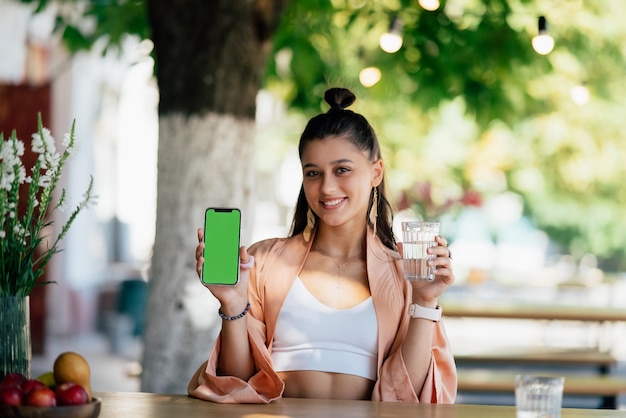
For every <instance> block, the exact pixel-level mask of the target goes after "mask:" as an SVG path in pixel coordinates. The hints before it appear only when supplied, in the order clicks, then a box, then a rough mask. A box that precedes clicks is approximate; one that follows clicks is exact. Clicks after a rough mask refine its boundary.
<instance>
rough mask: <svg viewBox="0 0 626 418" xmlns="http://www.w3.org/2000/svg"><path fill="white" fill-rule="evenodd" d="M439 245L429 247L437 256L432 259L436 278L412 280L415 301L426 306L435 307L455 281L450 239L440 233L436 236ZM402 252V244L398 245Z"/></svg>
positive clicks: (431, 252)
mask: <svg viewBox="0 0 626 418" xmlns="http://www.w3.org/2000/svg"><path fill="white" fill-rule="evenodd" d="M435 241H436V242H437V245H436V246H434V247H431V248H429V249H428V253H429V254H432V255H434V256H435V258H434V259H432V260H430V261H429V263H430V265H431V266H434V267H435V280H412V281H411V285H412V286H413V303H417V304H418V305H421V306H424V307H426V308H432V307H435V305H436V304H437V298H438V297H439V296H441V294H442V293H443V292H444V291H445V290H446V289H447V288H448V286H450V285H451V284H452V283H453V282H454V272H453V271H452V258H451V253H450V249H449V248H448V241H447V240H446V239H445V238H444V237H442V236H440V235H438V236H437V237H435ZM398 247H399V250H400V252H402V246H401V245H398Z"/></svg>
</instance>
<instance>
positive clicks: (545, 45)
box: [533, 16, 554, 55]
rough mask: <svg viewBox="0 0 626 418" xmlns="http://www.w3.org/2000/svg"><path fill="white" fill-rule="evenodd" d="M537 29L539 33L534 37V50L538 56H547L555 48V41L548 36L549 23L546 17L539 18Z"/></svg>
mask: <svg viewBox="0 0 626 418" xmlns="http://www.w3.org/2000/svg"><path fill="white" fill-rule="evenodd" d="M537 27H538V33H537V35H536V36H535V37H533V49H534V50H535V52H536V53H538V54H541V55H547V54H549V53H550V52H552V49H553V48H554V39H553V38H552V36H550V35H549V34H548V29H547V27H548V22H547V21H546V18H545V17H544V16H539V20H538V22H537Z"/></svg>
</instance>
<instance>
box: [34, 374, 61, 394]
mask: <svg viewBox="0 0 626 418" xmlns="http://www.w3.org/2000/svg"><path fill="white" fill-rule="evenodd" d="M37 380H39V381H40V382H41V383H43V384H44V385H46V386H48V387H49V388H50V389H53V390H54V389H55V388H56V386H57V382H56V380H55V379H54V372H53V371H49V372H45V373H42V374H40V375H39V376H38V377H37Z"/></svg>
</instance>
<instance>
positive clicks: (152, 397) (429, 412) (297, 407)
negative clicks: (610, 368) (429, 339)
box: [94, 392, 624, 418]
mask: <svg viewBox="0 0 626 418" xmlns="http://www.w3.org/2000/svg"><path fill="white" fill-rule="evenodd" d="M94 395H95V396H96V397H97V398H99V399H101V401H102V409H101V412H100V418H120V417H133V418H172V417H173V418H184V417H219V418H326V417H341V418H375V417H380V418H382V417H384V418H396V417H397V418H400V417H402V418H406V417H419V418H507V417H509V418H515V407H513V406H491V405H437V404H411V403H399V402H372V401H330V400H319V399H293V398H291V399H281V400H278V401H275V402H272V403H270V404H267V405H250V404H229V405H225V404H216V403H212V402H207V401H202V400H199V399H194V398H190V397H188V396H186V395H165V394H153V393H138V392H104V393H96V394H94ZM618 416H621V417H623V416H624V411H615V410H604V409H568V408H565V409H563V410H562V413H561V417H562V418H605V417H606V418H611V417H618Z"/></svg>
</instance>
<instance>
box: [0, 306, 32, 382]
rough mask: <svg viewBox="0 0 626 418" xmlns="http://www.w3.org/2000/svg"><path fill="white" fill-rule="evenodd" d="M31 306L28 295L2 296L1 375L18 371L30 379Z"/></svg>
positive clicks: (0, 333) (0, 308)
mask: <svg viewBox="0 0 626 418" xmlns="http://www.w3.org/2000/svg"><path fill="white" fill-rule="evenodd" d="M29 307H30V303H29V297H28V296H2V297H0V376H5V375H7V374H8V373H13V372H16V373H21V374H23V375H24V376H26V377H27V378H29V379H30V369H31V360H32V349H31V339H30V310H29Z"/></svg>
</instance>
